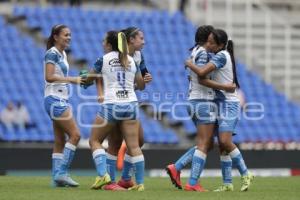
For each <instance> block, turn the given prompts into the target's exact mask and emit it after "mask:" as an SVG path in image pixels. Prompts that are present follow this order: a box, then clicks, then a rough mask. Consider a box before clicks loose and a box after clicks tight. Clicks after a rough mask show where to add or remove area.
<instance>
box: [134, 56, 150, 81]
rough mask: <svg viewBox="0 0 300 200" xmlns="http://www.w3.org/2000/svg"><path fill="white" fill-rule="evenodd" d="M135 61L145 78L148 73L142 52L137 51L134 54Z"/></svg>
mask: <svg viewBox="0 0 300 200" xmlns="http://www.w3.org/2000/svg"><path fill="white" fill-rule="evenodd" d="M132 58H133V60H134V62H135V65H136V67H137V68H139V69H140V71H141V73H142V75H143V76H144V75H145V73H146V72H148V70H147V67H146V64H145V59H144V56H143V54H142V52H141V51H135V52H134V54H133V57H132Z"/></svg>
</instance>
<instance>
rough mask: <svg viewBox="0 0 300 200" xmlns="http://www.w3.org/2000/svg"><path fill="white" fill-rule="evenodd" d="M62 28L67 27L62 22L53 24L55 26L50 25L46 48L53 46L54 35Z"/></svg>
mask: <svg viewBox="0 0 300 200" xmlns="http://www.w3.org/2000/svg"><path fill="white" fill-rule="evenodd" d="M64 28H68V27H67V26H66V25H64V24H58V25H55V26H53V27H52V30H51V34H50V36H49V37H48V40H47V50H48V49H50V48H51V47H53V46H54V43H55V40H54V35H59V34H60V32H61V31H62V30H63V29H64Z"/></svg>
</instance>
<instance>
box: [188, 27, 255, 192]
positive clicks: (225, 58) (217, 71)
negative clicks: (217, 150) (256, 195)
mask: <svg viewBox="0 0 300 200" xmlns="http://www.w3.org/2000/svg"><path fill="white" fill-rule="evenodd" d="M207 46H208V49H210V50H211V51H213V52H214V53H216V55H215V56H214V58H213V59H212V60H211V61H209V62H208V63H207V64H206V65H205V66H203V67H202V68H199V67H197V66H196V65H195V64H194V63H193V62H192V60H187V61H186V66H187V67H188V68H190V69H191V70H192V71H193V72H195V73H196V74H197V75H199V76H200V77H205V76H207V75H208V74H209V73H211V72H213V71H214V75H213V80H215V81H217V82H218V83H221V84H228V83H235V84H236V86H237V87H239V83H238V79H237V74H236V66H235V60H234V48H233V41H232V40H228V36H227V34H226V32H225V31H223V30H221V29H216V30H214V31H212V33H211V34H210V35H209V37H208V42H207ZM205 80H206V79H205ZM205 80H204V81H202V84H204V85H207V86H209V84H206V83H205ZM216 104H217V106H218V127H219V128H218V129H219V130H218V132H219V135H218V142H219V145H220V146H221V147H222V149H224V150H225V151H226V153H229V155H230V157H231V159H232V162H233V165H235V166H236V167H237V168H238V170H239V172H240V174H241V176H242V187H241V191H247V190H248V188H249V186H250V184H251V182H252V180H253V175H252V174H251V172H249V171H248V169H247V166H246V165H245V162H244V159H243V157H242V154H241V152H240V151H239V150H238V148H237V146H236V145H235V144H234V143H233V142H232V134H233V132H234V129H235V127H236V124H237V122H238V117H239V110H240V105H239V98H238V94H237V91H234V92H233V93H229V92H226V91H222V90H217V91H216Z"/></svg>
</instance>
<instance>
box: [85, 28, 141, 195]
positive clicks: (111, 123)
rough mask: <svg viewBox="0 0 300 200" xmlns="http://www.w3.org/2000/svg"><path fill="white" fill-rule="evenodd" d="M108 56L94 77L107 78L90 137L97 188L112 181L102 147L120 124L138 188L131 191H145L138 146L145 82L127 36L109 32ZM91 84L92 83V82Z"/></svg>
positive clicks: (94, 187) (104, 81) (106, 47)
mask: <svg viewBox="0 0 300 200" xmlns="http://www.w3.org/2000/svg"><path fill="white" fill-rule="evenodd" d="M103 46H104V49H105V52H108V53H107V54H105V55H104V56H103V57H102V58H100V59H98V60H97V62H96V63H95V65H94V69H93V70H92V72H90V75H88V77H89V76H91V75H93V74H101V75H102V78H103V92H104V98H103V103H102V104H100V105H99V112H98V115H97V117H96V119H95V121H94V125H93V128H92V133H91V136H90V146H91V150H92V152H93V159H94V162H95V165H96V169H97V173H98V176H97V178H96V181H95V183H94V184H93V185H92V188H93V189H99V188H102V187H103V186H104V185H107V184H109V183H110V182H111V178H110V176H109V174H108V173H107V163H106V162H107V161H106V160H107V156H106V153H105V150H104V148H103V146H102V142H103V140H104V139H105V138H106V137H107V136H108V135H109V134H110V133H111V130H113V129H114V128H115V126H116V125H117V124H119V125H120V127H121V131H122V132H120V133H119V134H123V136H124V139H125V142H126V145H127V147H128V154H129V155H130V157H131V160H130V162H131V163H132V165H133V166H134V168H135V179H136V184H137V185H135V186H133V187H131V188H129V190H137V191H143V190H144V165H145V164H144V156H143V153H142V151H141V149H140V147H139V143H138V132H139V121H138V119H137V115H138V103H137V97H136V94H135V91H134V89H135V87H136V88H137V89H143V88H144V87H145V83H144V81H143V78H142V76H141V72H140V70H139V68H138V67H136V65H135V62H134V60H133V58H132V57H130V56H129V55H128V45H127V41H126V36H125V34H124V33H122V32H119V33H118V32H116V31H109V32H108V33H107V35H106V37H105V40H104V42H103ZM87 82H90V81H89V79H88V80H87Z"/></svg>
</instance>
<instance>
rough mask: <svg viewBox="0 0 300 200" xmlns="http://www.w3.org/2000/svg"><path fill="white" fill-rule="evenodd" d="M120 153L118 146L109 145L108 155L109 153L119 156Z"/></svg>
mask: <svg viewBox="0 0 300 200" xmlns="http://www.w3.org/2000/svg"><path fill="white" fill-rule="evenodd" d="M118 152H119V148H117V147H116V146H111V145H108V148H107V153H109V154H110V155H118Z"/></svg>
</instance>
